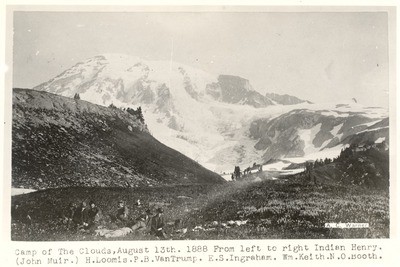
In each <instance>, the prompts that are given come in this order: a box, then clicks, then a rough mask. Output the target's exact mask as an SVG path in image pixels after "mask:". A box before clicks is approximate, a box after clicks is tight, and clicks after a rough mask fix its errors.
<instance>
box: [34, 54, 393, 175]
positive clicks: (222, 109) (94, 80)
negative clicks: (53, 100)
mask: <svg viewBox="0 0 400 267" xmlns="http://www.w3.org/2000/svg"><path fill="white" fill-rule="evenodd" d="M33 89H35V90H45V91H48V92H51V93H56V94H60V95H63V96H67V97H73V96H74V95H75V94H76V93H78V94H79V95H80V98H81V99H83V100H87V101H90V102H93V103H96V104H100V105H105V106H107V105H110V104H114V105H115V106H117V107H125V108H126V107H131V108H136V107H137V106H141V107H142V110H143V113H144V118H145V120H146V123H147V125H148V128H149V130H150V132H151V133H152V134H153V135H154V136H155V137H156V138H157V139H158V140H160V141H161V142H163V143H164V144H166V145H167V146H170V147H172V148H174V149H176V150H178V151H180V152H182V153H183V154H185V155H187V156H189V157H190V158H192V159H194V160H196V161H198V162H199V163H201V164H203V165H204V166H206V167H208V168H209V169H211V170H215V171H227V170H231V169H232V166H234V165H245V164H249V163H253V162H258V163H261V161H265V160H268V159H271V158H276V157H279V158H281V157H296V156H301V157H305V156H307V155H311V154H315V153H316V152H319V151H320V150H323V151H325V152H327V151H338V152H340V149H341V148H342V146H344V145H345V143H346V142H345V141H344V139H345V138H350V137H349V136H354V135H356V134H357V133H359V132H362V131H369V129H368V127H364V126H362V124H364V125H366V124H368V123H373V122H375V123H378V121H380V120H383V119H385V118H387V111H386V110H384V109H377V108H364V107H362V106H360V105H358V104H356V103H354V101H352V102H353V103H351V102H350V103H348V104H344V105H336V104H332V105H326V104H325V105H318V104H311V103H310V102H308V101H303V100H300V99H298V98H296V97H291V96H279V95H276V94H272V95H269V96H270V97H268V95H267V96H263V95H261V94H260V93H258V92H257V91H255V90H254V89H253V88H252V86H251V84H250V82H249V81H248V80H246V79H244V78H241V77H237V76H231V75H213V74H209V73H207V72H205V71H202V70H199V69H195V68H192V67H190V66H186V65H183V64H179V63H175V62H168V61H145V60H142V59H140V58H137V57H132V56H127V55H118V54H117V55H116V54H110V55H109V54H107V55H100V56H96V57H93V58H90V59H88V60H86V61H84V62H81V63H78V64H76V65H75V66H73V67H71V68H70V69H68V70H66V71H64V72H63V73H61V74H60V75H58V76H57V77H55V78H53V79H51V80H50V81H48V82H45V83H43V84H41V85H39V86H37V87H35V88H33ZM271 96H273V99H271ZM296 114H297V115H296ZM313 114H314V115H313ZM353 117H356V118H358V119H352V118H353ZM299 121H302V123H298V122H299ZM347 121H352V122H353V123H350V122H347ZM348 125H351V127H356V128H355V129H356V130H350V129H349V128H348V127H347V126H348ZM358 125H360V127H358ZM382 127H386V126H382ZM380 137H382V138H383V137H385V138H386V135H385V136H379V137H378V138H380ZM288 138H289V139H288ZM335 138H336V139H335ZM372 141H374V140H372ZM290 144H292V145H290ZM277 147H281V148H279V149H278V148H277ZM338 152H337V153H338Z"/></svg>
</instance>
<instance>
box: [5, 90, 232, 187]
mask: <svg viewBox="0 0 400 267" xmlns="http://www.w3.org/2000/svg"><path fill="white" fill-rule="evenodd" d="M222 182H224V180H223V178H221V177H220V176H219V175H217V174H215V173H213V172H211V171H209V170H207V169H205V168H203V167H202V166H200V165H199V164H198V163H196V162H195V161H193V160H191V159H189V158H188V157H186V156H184V155H182V154H181V153H179V152H177V151H175V150H173V149H171V148H169V147H167V146H165V145H163V144H162V143H160V142H158V141H157V140H156V139H155V138H153V137H152V136H151V135H150V134H149V132H148V130H147V127H146V125H145V124H143V123H141V122H140V120H139V118H137V117H136V116H134V115H131V114H129V113H128V112H126V111H123V110H120V109H117V108H112V107H108V108H107V107H102V106H98V105H94V104H91V103H89V102H86V101H81V100H75V99H71V98H66V97H62V96H58V95H54V94H50V93H46V92H39V91H34V90H24V89H14V93H13V127H12V185H13V187H25V188H35V189H43V188H54V187H69V186H96V187H99V186H100V187H106V186H107V187H108V186H122V187H135V186H139V185H142V186H143V185H153V186H154V185H159V184H190V183H222Z"/></svg>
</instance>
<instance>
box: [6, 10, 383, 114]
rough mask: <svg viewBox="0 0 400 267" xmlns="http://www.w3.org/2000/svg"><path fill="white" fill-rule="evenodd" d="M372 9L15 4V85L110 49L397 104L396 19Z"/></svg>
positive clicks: (317, 98) (279, 87) (322, 97)
mask: <svg viewBox="0 0 400 267" xmlns="http://www.w3.org/2000/svg"><path fill="white" fill-rule="evenodd" d="M387 19H388V18H387V14H386V13H385V12H363V13H361V12H360V13H326V12H324V13H318V12H317V13H310V12H307V13H264V12H260V13H219V12H208V13H189V12H186V13H84V12H81V13H78V12H75V13H74V12H15V13H14V47H13V49H14V69H13V71H14V85H13V86H14V87H22V88H32V87H34V86H36V85H38V84H40V83H42V82H45V81H47V80H49V79H51V78H53V77H54V76H56V75H57V74H59V73H61V72H62V71H64V70H65V69H67V68H69V67H71V66H73V65H75V63H77V62H79V61H82V60H84V59H86V58H89V57H92V56H95V55H98V54H102V53H122V54H130V55H136V56H139V57H142V58H143V59H149V60H169V59H170V55H171V43H172V39H173V59H174V61H177V62H181V63H184V64H188V65H191V66H193V67H197V68H201V69H203V70H205V71H208V72H211V73H214V74H232V75H239V76H241V77H244V78H247V79H249V80H250V83H251V84H252V85H253V87H254V89H255V90H257V91H259V92H261V93H265V92H276V93H280V94H291V95H295V96H297V97H300V98H303V99H308V100H311V101H314V102H332V101H340V100H341V99H351V98H353V97H355V98H357V99H358V101H359V102H361V103H363V104H365V105H374V106H385V107H387V106H388V86H389V85H388V84H389V81H388V79H389V78H388V77H389V70H388V22H387Z"/></svg>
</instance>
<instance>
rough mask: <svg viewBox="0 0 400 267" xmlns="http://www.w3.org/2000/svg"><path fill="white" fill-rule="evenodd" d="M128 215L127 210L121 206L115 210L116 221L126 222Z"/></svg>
mask: <svg viewBox="0 0 400 267" xmlns="http://www.w3.org/2000/svg"><path fill="white" fill-rule="evenodd" d="M128 214H129V209H128V207H126V206H123V207H121V208H118V210H117V219H118V220H120V221H123V222H126V221H128V219H129V218H128Z"/></svg>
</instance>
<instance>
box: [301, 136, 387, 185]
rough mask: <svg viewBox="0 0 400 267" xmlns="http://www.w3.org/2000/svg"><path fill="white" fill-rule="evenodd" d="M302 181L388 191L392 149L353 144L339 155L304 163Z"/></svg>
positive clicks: (372, 144)
mask: <svg viewBox="0 0 400 267" xmlns="http://www.w3.org/2000/svg"><path fill="white" fill-rule="evenodd" d="M298 176H299V177H300V178H301V179H305V180H307V179H308V180H309V181H310V182H313V180H314V178H315V181H316V182H317V183H334V184H341V185H357V186H364V187H368V188H372V189H385V190H388V188H389V181H390V173H389V147H388V145H387V143H386V142H385V141H383V142H381V143H366V144H358V145H357V144H352V145H351V146H350V147H347V148H346V149H343V150H342V151H341V153H340V155H339V156H338V157H337V158H335V159H333V160H331V159H320V160H317V161H315V162H307V163H306V164H305V172H304V173H303V174H300V175H298Z"/></svg>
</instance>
